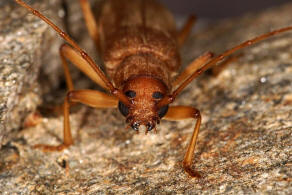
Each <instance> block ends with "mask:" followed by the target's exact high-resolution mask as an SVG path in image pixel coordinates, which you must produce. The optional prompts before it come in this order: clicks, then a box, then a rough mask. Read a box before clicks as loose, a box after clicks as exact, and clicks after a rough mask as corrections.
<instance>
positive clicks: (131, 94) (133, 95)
mask: <svg viewBox="0 0 292 195" xmlns="http://www.w3.org/2000/svg"><path fill="white" fill-rule="evenodd" d="M125 95H126V96H127V97H129V98H134V97H136V92H135V91H132V90H129V91H126V93H125Z"/></svg>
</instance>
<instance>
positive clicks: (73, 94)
mask: <svg viewBox="0 0 292 195" xmlns="http://www.w3.org/2000/svg"><path fill="white" fill-rule="evenodd" d="M15 1H16V2H17V3H18V4H19V5H21V6H23V7H24V8H26V9H27V10H29V11H30V12H31V13H33V14H34V15H36V16H37V17H39V18H40V19H42V20H43V21H45V22H46V23H47V24H48V25H50V26H51V27H52V28H53V29H54V30H55V31H56V32H58V33H59V35H60V36H61V37H62V38H63V39H64V40H65V41H66V42H67V44H63V45H62V46H61V47H60V56H61V59H62V64H63V67H64V71H65V78H66V82H67V85H68V88H69V92H68V93H67V95H66V97H65V101H64V105H63V106H64V142H63V143H62V144H60V145H58V146H49V145H37V146H36V147H38V148H42V149H43V150H46V151H61V150H63V149H65V148H67V147H69V146H70V145H72V144H73V139H72V136H71V130H70V122H69V111H70V107H71V106H72V105H73V104H74V103H77V102H79V103H83V104H86V105H89V106H92V107H96V108H110V107H118V108H119V110H120V112H121V113H122V115H124V116H125V117H126V122H127V123H129V125H130V126H131V127H132V128H133V129H134V130H135V131H139V127H140V126H141V125H144V126H145V127H146V132H148V131H151V130H152V129H155V130H156V124H159V122H160V120H161V119H162V118H163V119H166V120H182V119H186V118H193V119H196V124H195V127H194V131H193V134H192V136H191V141H190V143H189V145H188V148H187V152H186V154H185V157H184V160H183V167H184V170H185V171H186V172H187V173H188V174H189V175H190V176H193V177H200V175H199V173H197V172H196V171H194V170H192V169H191V165H192V159H193V155H194V149H195V145H196V140H197V136H198V133H199V128H200V124H201V115H200V111H199V110H198V109H196V108H193V107H190V106H169V104H171V103H172V102H173V101H174V100H175V99H176V97H177V95H179V94H180V93H181V92H182V90H183V89H184V88H185V87H186V86H187V85H188V84H190V82H191V81H192V80H193V79H195V78H196V77H198V76H199V75H201V74H202V73H203V72H205V71H206V70H207V69H209V68H210V67H212V66H213V65H215V64H216V63H218V62H220V61H222V60H223V59H224V58H226V57H228V56H230V55H231V54H232V53H234V52H235V51H237V50H239V49H242V48H244V47H247V46H250V45H252V44H255V43H256V42H259V41H262V40H265V39H267V38H269V37H271V36H274V35H276V34H279V33H282V32H286V31H289V30H292V26H288V27H285V28H281V29H277V30H274V31H272V32H268V33H266V34H262V35H260V36H258V37H255V38H253V39H250V40H248V41H245V42H243V43H241V44H239V45H237V46H235V47H233V48H231V49H229V50H227V51H225V52H223V53H222V54H220V55H218V56H216V57H213V56H212V53H210V52H207V53H205V54H203V55H202V56H200V57H199V58H197V59H195V60H194V61H193V62H192V63H191V64H190V65H189V66H188V67H187V68H186V69H185V70H184V71H183V72H182V73H181V74H180V75H179V76H177V77H175V78H173V76H172V75H173V73H175V72H177V70H178V68H179V67H180V65H181V64H180V56H179V53H178V49H179V47H180V46H181V45H182V44H183V42H184V40H185V39H186V37H187V36H188V34H189V32H190V29H191V27H192V25H193V23H194V21H195V18H194V17H190V18H189V19H188V21H187V22H186V24H185V25H184V27H183V28H182V30H180V31H179V32H177V31H176V29H175V23H174V20H173V17H172V15H171V14H170V13H169V12H168V10H166V9H165V8H164V7H163V6H161V5H160V4H159V3H157V2H156V1H154V0H107V1H105V2H104V4H103V5H102V7H101V9H100V10H101V11H100V13H99V18H98V19H97V20H96V19H95V17H94V14H93V10H91V8H90V5H89V2H88V0H80V5H81V8H82V12H83V16H84V18H85V22H86V25H87V28H88V31H89V34H90V36H91V38H92V39H93V41H94V42H95V44H96V46H97V49H98V52H99V54H100V56H101V57H102V59H103V61H104V64H105V68H106V72H107V74H108V77H107V76H106V75H105V74H104V73H103V72H102V70H101V69H100V67H99V66H98V65H97V64H96V63H94V62H93V60H92V59H91V58H90V56H88V55H87V53H86V52H85V51H83V50H82V49H81V48H80V47H79V46H78V45H77V43H76V42H74V41H73V40H72V39H71V38H70V37H69V35H68V34H66V33H65V32H63V31H62V30H61V29H60V28H59V27H57V26H56V25H55V24H54V23H53V22H51V21H50V20H49V19H48V18H46V17H45V16H44V15H42V14H41V13H39V12H38V11H37V10H35V9H33V8H31V7H30V6H29V5H27V4H26V3H24V2H23V1H22V0H15ZM67 60H69V61H71V62H72V63H73V64H74V65H75V66H77V68H79V69H80V70H81V71H82V72H84V73H85V74H86V75H87V76H88V77H89V78H91V79H92V80H93V81H94V82H96V83H97V84H98V85H100V86H101V87H103V88H104V89H106V90H107V91H108V92H109V93H110V94H111V95H110V94H107V93H103V92H100V91H94V90H75V89H74V87H73V83H72V79H71V76H70V73H69V70H68V65H67Z"/></svg>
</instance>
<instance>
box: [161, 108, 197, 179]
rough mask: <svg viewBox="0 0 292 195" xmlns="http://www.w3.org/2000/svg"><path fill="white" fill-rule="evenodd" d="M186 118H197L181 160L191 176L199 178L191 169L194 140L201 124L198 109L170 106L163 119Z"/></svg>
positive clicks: (175, 119)
mask: <svg viewBox="0 0 292 195" xmlns="http://www.w3.org/2000/svg"><path fill="white" fill-rule="evenodd" d="M187 118H193V119H197V122H196V125H195V128H194V131H193V134H192V137H191V141H190V143H189V145H188V148H187V152H186V154H185V157H184V160H183V167H184V170H185V171H186V172H187V173H188V174H189V175H190V176H191V177H197V178H200V177H201V175H200V174H199V173H198V172H197V171H194V170H192V168H191V166H192V159H193V157H194V150H195V147H196V142H197V138H198V134H199V130H200V125H201V119H202V117H201V114H200V111H199V110H198V109H196V108H192V107H189V106H172V107H170V108H169V110H168V112H167V114H166V115H165V117H164V119H166V120H170V121H177V120H184V119H187Z"/></svg>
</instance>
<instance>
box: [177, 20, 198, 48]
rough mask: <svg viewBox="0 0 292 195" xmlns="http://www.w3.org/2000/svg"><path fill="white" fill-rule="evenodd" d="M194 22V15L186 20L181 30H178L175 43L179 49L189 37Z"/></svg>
mask: <svg viewBox="0 0 292 195" xmlns="http://www.w3.org/2000/svg"><path fill="white" fill-rule="evenodd" d="M195 22H196V17H195V16H194V15H192V16H190V17H189V18H188V19H187V21H186V22H185V24H184V25H183V27H182V29H181V30H180V32H179V33H178V36H177V43H178V45H179V47H181V46H182V45H183V44H184V42H185V40H186V39H187V37H188V36H189V34H190V32H191V30H192V27H193V26H194V24H195Z"/></svg>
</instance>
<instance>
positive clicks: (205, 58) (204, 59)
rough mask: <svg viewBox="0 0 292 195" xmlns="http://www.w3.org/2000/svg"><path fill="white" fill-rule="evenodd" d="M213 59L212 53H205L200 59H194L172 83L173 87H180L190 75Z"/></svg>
mask: <svg viewBox="0 0 292 195" xmlns="http://www.w3.org/2000/svg"><path fill="white" fill-rule="evenodd" d="M212 57H213V53H211V52H206V53H205V54H203V55H201V56H200V57H198V58H196V59H195V60H194V61H192V62H191V64H190V65H188V66H187V67H186V68H185V69H184V71H183V72H182V73H180V74H179V75H178V76H177V78H176V79H175V80H174V82H173V83H172V86H173V87H176V86H178V85H180V84H181V83H182V82H183V81H185V80H186V79H187V78H188V77H189V76H190V75H191V74H193V73H194V72H195V71H196V70H198V69H199V68H201V67H202V66H203V65H204V64H206V63H207V62H208V61H209V60H210V59H211V58H212Z"/></svg>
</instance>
